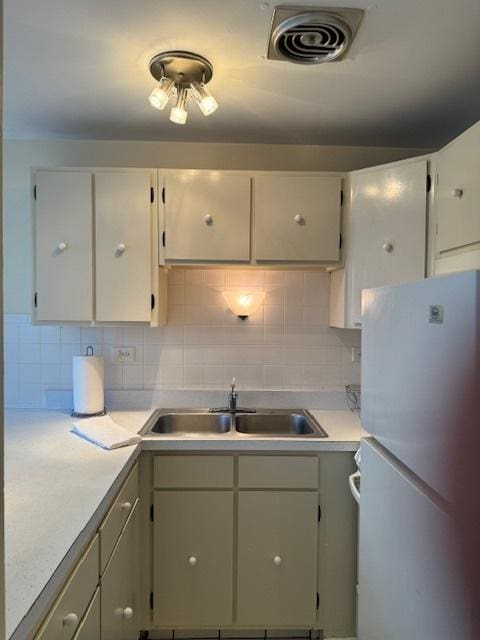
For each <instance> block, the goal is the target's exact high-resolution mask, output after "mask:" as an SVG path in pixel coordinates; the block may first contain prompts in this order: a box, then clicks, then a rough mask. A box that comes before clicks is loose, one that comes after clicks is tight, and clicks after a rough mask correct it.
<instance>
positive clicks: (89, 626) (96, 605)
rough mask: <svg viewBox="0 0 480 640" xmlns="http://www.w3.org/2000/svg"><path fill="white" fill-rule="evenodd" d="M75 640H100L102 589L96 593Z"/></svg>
mask: <svg viewBox="0 0 480 640" xmlns="http://www.w3.org/2000/svg"><path fill="white" fill-rule="evenodd" d="M73 640H100V589H97V590H96V591H95V595H94V596H93V598H92V601H91V602H90V604H89V605H88V609H87V611H86V613H85V616H84V617H83V620H82V622H81V623H80V626H79V627H78V631H77V633H76V634H75V636H74V637H73Z"/></svg>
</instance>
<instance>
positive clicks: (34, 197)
mask: <svg viewBox="0 0 480 640" xmlns="http://www.w3.org/2000/svg"><path fill="white" fill-rule="evenodd" d="M33 199H34V200H36V199H37V185H36V184H35V185H34V186H33Z"/></svg>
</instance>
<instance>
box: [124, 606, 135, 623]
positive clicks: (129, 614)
mask: <svg viewBox="0 0 480 640" xmlns="http://www.w3.org/2000/svg"><path fill="white" fill-rule="evenodd" d="M122 615H123V617H124V618H125V620H130V618H133V609H132V607H125V609H124V610H123V611H122Z"/></svg>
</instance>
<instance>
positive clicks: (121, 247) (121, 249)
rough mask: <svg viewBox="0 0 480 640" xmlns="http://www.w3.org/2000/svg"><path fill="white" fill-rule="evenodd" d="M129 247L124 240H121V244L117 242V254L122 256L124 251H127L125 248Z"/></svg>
mask: <svg viewBox="0 0 480 640" xmlns="http://www.w3.org/2000/svg"><path fill="white" fill-rule="evenodd" d="M126 248H127V245H126V244H124V243H123V242H120V244H117V249H116V251H117V255H119V256H121V255H122V254H123V253H125V249H126Z"/></svg>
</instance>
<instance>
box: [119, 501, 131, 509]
mask: <svg viewBox="0 0 480 640" xmlns="http://www.w3.org/2000/svg"><path fill="white" fill-rule="evenodd" d="M120 508H121V510H122V511H130V509H131V508H132V503H131V502H122V504H121V505H120Z"/></svg>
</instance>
